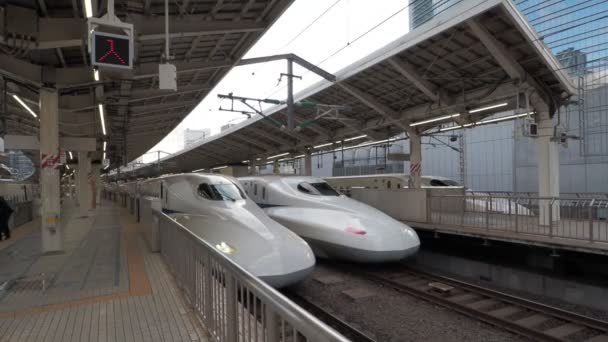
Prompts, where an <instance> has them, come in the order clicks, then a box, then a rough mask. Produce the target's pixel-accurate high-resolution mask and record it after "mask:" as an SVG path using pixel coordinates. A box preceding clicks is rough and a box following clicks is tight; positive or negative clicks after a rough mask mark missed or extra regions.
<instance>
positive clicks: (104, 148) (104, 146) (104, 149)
mask: <svg viewBox="0 0 608 342" xmlns="http://www.w3.org/2000/svg"><path fill="white" fill-rule="evenodd" d="M107 144H108V143H107V142H106V141H104V142H103V151H104V152H105V151H106V146H107Z"/></svg>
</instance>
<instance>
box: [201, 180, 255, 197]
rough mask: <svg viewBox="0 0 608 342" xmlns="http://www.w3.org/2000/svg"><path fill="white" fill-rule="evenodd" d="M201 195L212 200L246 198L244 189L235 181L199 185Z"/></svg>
mask: <svg viewBox="0 0 608 342" xmlns="http://www.w3.org/2000/svg"><path fill="white" fill-rule="evenodd" d="M197 193H198V194H199V196H201V197H203V198H205V199H208V200H212V201H236V200H240V199H245V194H244V193H243V191H242V190H241V189H240V188H239V187H238V186H236V185H235V184H233V183H224V184H207V183H202V184H200V185H199V186H198V189H197Z"/></svg>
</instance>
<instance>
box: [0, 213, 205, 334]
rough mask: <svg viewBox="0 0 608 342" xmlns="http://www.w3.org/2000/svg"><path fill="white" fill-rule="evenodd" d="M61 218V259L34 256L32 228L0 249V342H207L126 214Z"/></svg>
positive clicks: (35, 229) (35, 230) (36, 239)
mask: <svg viewBox="0 0 608 342" xmlns="http://www.w3.org/2000/svg"><path fill="white" fill-rule="evenodd" d="M62 210H63V211H62V216H63V219H64V222H65V224H64V227H65V228H64V234H65V235H64V238H65V253H62V254H52V255H42V254H40V252H39V251H40V232H39V229H40V228H39V222H37V221H32V222H30V223H28V224H25V225H23V226H21V227H19V228H17V229H15V231H14V234H13V237H12V238H11V239H10V240H8V241H3V242H0V270H2V271H1V272H0V284H1V283H3V284H5V290H0V341H40V340H43V339H44V340H45V341H207V337H206V336H207V335H206V332H205V330H204V328H203V327H202V325H201V324H200V322H199V321H198V319H197V318H196V316H195V315H194V314H193V312H192V311H191V310H190V308H189V306H188V305H187V304H186V303H185V301H184V298H183V297H182V294H181V292H180V291H179V290H178V288H177V287H176V285H175V282H174V279H173V277H172V276H171V274H170V273H169V271H168V269H167V267H166V265H165V263H164V262H163V260H162V259H161V257H160V255H158V254H154V253H151V252H149V250H148V248H147V246H146V244H145V243H144V241H143V240H142V239H141V238H140V234H139V226H138V224H136V223H134V220H133V218H132V216H129V215H128V214H127V212H126V210H125V209H123V208H118V207H115V206H112V205H111V204H109V203H104V204H103V205H102V206H101V207H98V208H97V209H96V210H95V211H90V214H89V216H88V217H79V216H78V210H77V208H76V207H75V206H74V205H72V204H71V203H70V202H68V201H66V203H64V204H63V205H62Z"/></svg>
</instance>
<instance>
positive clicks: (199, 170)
mask: <svg viewBox="0 0 608 342" xmlns="http://www.w3.org/2000/svg"><path fill="white" fill-rule="evenodd" d="M201 171H205V169H198V170H194V171H192V172H201Z"/></svg>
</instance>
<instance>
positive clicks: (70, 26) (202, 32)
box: [0, 0, 292, 164]
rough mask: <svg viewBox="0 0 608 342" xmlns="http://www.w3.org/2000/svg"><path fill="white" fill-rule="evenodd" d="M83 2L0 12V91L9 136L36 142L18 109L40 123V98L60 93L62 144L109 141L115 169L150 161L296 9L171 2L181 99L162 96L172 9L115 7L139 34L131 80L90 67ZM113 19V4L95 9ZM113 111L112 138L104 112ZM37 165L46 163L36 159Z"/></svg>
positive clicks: (14, 5)
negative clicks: (146, 156)
mask: <svg viewBox="0 0 608 342" xmlns="http://www.w3.org/2000/svg"><path fill="white" fill-rule="evenodd" d="M84 3H85V1H82V0H78V1H76V0H52V1H51V0H8V1H5V2H3V4H2V5H1V6H0V81H2V82H0V88H1V89H4V90H6V92H5V94H6V95H7V96H4V98H3V99H2V101H0V102H2V103H3V104H5V105H6V107H4V109H6V111H5V115H3V119H5V120H4V130H3V132H4V133H8V134H16V135H31V136H37V135H38V133H39V129H40V127H39V121H38V119H37V118H35V117H34V116H33V115H31V114H30V113H29V112H28V110H27V109H25V108H24V107H23V106H22V105H20V104H19V103H18V102H17V101H16V100H13V95H17V96H18V97H19V98H20V99H21V100H22V101H23V102H24V103H25V104H26V105H27V106H28V107H29V108H30V109H31V110H32V111H33V112H34V113H39V112H40V110H39V108H38V106H39V105H38V92H39V90H40V88H41V87H46V86H52V87H56V88H57V89H58V91H59V95H60V97H59V111H60V136H62V137H92V138H96V139H97V151H98V152H97V153H96V154H95V155H94V156H93V158H94V159H96V158H100V157H101V153H100V152H99V151H101V150H102V142H103V140H107V142H108V157H109V158H111V159H112V160H113V163H114V164H117V163H119V162H127V161H130V160H133V159H135V158H137V157H138V156H140V155H142V154H143V153H145V152H146V151H148V150H149V149H150V148H152V147H153V146H154V145H155V144H157V143H158V142H159V141H160V140H162V138H164V137H165V136H166V135H167V134H168V133H169V132H170V131H171V130H173V129H174V128H175V127H176V126H177V124H178V123H179V122H181V120H182V119H183V118H184V117H185V116H186V115H187V114H188V113H190V112H191V111H192V109H193V108H194V107H195V106H196V105H197V104H198V103H199V102H200V101H201V100H202V99H203V98H204V97H205V96H206V95H207V94H208V93H209V91H210V90H211V89H212V88H213V87H214V86H215V85H216V84H217V83H218V82H219V81H220V80H221V79H222V78H223V77H224V75H225V74H226V73H227V72H228V71H229V70H230V69H231V68H232V67H233V65H234V64H235V63H236V62H238V61H239V60H240V59H241V58H242V57H243V55H244V54H245V53H246V52H247V50H249V49H250V48H251V46H253V44H254V43H255V42H256V41H257V40H258V39H259V38H260V37H261V36H262V34H263V33H264V32H265V31H266V30H267V29H268V28H269V27H270V26H271V25H272V24H273V22H274V21H275V20H276V19H277V18H278V17H279V16H280V15H281V14H282V13H283V12H284V11H285V9H286V8H287V7H288V6H289V5H290V4H291V3H292V1H291V0H231V1H223V0H206V1H200V0H191V1H189V0H182V1H170V2H169V3H170V4H169V5H170V6H169V11H170V24H169V30H170V55H171V60H170V62H171V63H173V64H175V65H176V68H177V86H178V89H177V91H170V90H159V86H158V82H159V81H158V71H159V63H161V61H164V57H163V54H164V48H165V33H164V30H165V24H164V23H165V15H164V6H165V1H164V0H137V1H133V0H115V1H114V3H115V15H116V16H117V17H118V18H119V19H120V20H121V21H123V22H125V23H132V24H133V26H134V31H135V42H134V50H135V51H134V57H135V59H134V68H133V70H131V71H128V72H124V71H122V72H114V71H106V70H103V69H102V70H101V71H100V73H99V77H100V80H99V81H95V75H94V73H93V69H92V67H91V65H90V57H89V52H88V48H87V24H86V23H87V19H86V18H85V8H83V5H84ZM92 4H93V6H94V8H93V9H92V10H93V14H94V16H95V17H101V16H103V15H104V14H106V8H105V6H106V4H107V1H95V0H93V1H92ZM99 103H103V104H104V105H105V107H104V110H105V113H104V114H105V121H106V126H107V134H108V135H107V136H105V137H104V136H103V134H102V129H101V122H100V121H101V120H100V118H99V115H98V112H97V111H98V110H99V108H98V104H99ZM32 155H34V157H33V158H32V159H33V160H34V161H36V162H38V155H37V152H36V153H32Z"/></svg>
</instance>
